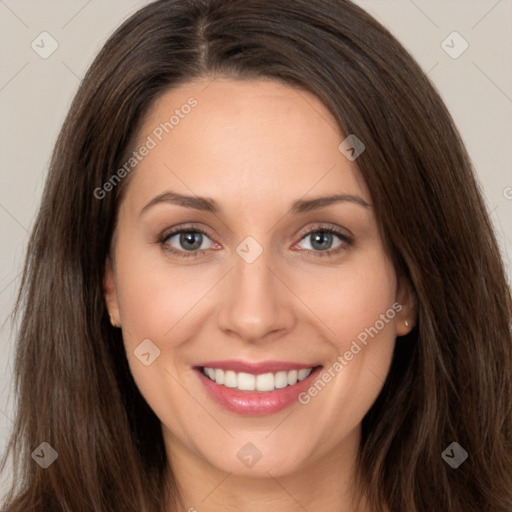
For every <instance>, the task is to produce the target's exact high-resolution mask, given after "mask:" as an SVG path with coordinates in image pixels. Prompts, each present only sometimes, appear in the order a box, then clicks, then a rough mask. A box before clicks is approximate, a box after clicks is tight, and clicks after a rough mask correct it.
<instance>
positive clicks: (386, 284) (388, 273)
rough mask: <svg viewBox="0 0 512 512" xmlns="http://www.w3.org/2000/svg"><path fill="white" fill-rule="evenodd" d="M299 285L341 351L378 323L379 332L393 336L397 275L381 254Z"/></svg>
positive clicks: (354, 262)
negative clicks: (382, 316) (382, 318)
mask: <svg viewBox="0 0 512 512" xmlns="http://www.w3.org/2000/svg"><path fill="white" fill-rule="evenodd" d="M296 283H297V294H298V295H299V296H301V297H304V299H305V302H306V303H307V305H308V306H309V307H310V308H311V310H312V311H313V313H315V315H316V317H318V318H319V319H320V320H322V321H323V323H324V324H325V326H326V328H327V329H328V333H329V334H328V337H329V339H330V340H331V341H332V343H333V344H335V345H336V346H337V347H338V348H339V350H340V351H341V350H343V351H345V350H348V348H349V346H350V341H351V340H353V339H356V338H357V336H358V335H360V334H361V333H365V332H366V329H369V328H371V327H372V326H374V325H375V324H376V323H377V327H378V330H379V331H383V334H384V333H385V334H386V335H388V336H393V337H394V317H395V316H396V311H395V309H396V307H395V309H393V304H394V303H395V298H396V276H395V272H394V268H393V266H392V264H391V262H390V261H389V259H388V258H386V257H385V255H384V254H383V253H382V252H381V251H378V250H375V251H373V252H368V253H367V254H366V255H365V257H364V258H363V257H358V258H357V259H354V260H353V262H350V263H348V264H346V265H345V264H341V265H340V266H339V268H338V269H336V270H335V271H333V270H332V269H330V270H329V272H328V273H327V272H322V273H321V274H320V273H319V274H318V275H316V276H314V279H312V278H311V277H307V276H305V279H303V280H297V281H296ZM300 283H302V284H300ZM381 315H384V325H382V320H381ZM361 338H364V334H363V335H362V336H361ZM347 343H348V345H347Z"/></svg>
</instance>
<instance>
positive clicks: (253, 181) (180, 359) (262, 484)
mask: <svg viewBox="0 0 512 512" xmlns="http://www.w3.org/2000/svg"><path fill="white" fill-rule="evenodd" d="M190 97H194V98H195V99H196V100H197V102H198V104H197V106H196V107H195V108H194V109H192V111H191V112H190V114H188V115H187V116H184V118H183V119H180V122H179V124H178V125H176V126H175V127H174V129H173V130H172V131H171V132H170V133H169V134H165V135H164V137H163V138H162V140H161V141H160V142H158V144H157V146H156V147H155V148H154V149H152V150H151V151H150V152H149V154H148V155H147V156H145V157H144V158H143V159H142V161H141V162H140V163H139V164H138V165H137V168H136V170H135V171H133V174H132V175H131V176H130V178H129V179H130V181H129V183H128V184H127V188H126V190H125V192H126V194H125V196H124V198H123V200H122V202H121V205H120V210H119V218H118V224H117V226H116V230H115V237H114V243H113V247H112V253H111V257H109V258H108V259H107V261H106V265H105V300H106V304H107V307H108V310H109V313H110V314H111V315H112V320H113V321H114V322H115V323H116V324H117V325H122V330H123V338H124V343H125V348H126V354H127V358H128V361H129V364H130V368H131V371H132V373H133V376H134V379H135V381H136V383H137V385H138V387H139V389H140V391H141V393H142V394H143V396H144V397H145V399H146V400H147V402H148V404H149V405H150V406H151V408H152V409H153V410H154V412H155V414H156V415H157V416H158V418H159V419H160V421H161V423H162V429H163V435H164V440H165V445H166V451H167V455H168V457H169V458H170V460H171V461H172V469H173V472H174V474H175V478H176V480H177V482H178V484H179V488H180V492H181V494H182V496H183V506H184V507H185V508H184V510H198V511H209V512H216V511H221V510H222V511H224V512H225V511H235V510H237V511H238V510H244V511H249V512H257V511H268V510H280V511H284V512H287V511H296V510H298V509H301V510H302V508H301V506H302V507H304V508H305V509H307V510H339V511H347V512H348V511H351V512H352V511H353V510H355V508H354V505H353V503H352V502H353V499H354V496H355V491H356V489H357V481H356V467H357V466H356V456H357V452H358V446H359V441H360V426H361V420H362V419H363V417H364V415H365V414H366V412H367V411H368V410H369V409H370V407H371V405H372V404H373V403H374V401H375V399H376V398H377V396H378V394H379V392H380V390H381V388H382V386H383V383H384V380H385V378H386V375H387V373H388V370H389V366H390V362H391V357H392V351H393V347H394V343H395V339H396V336H401V335H404V334H406V333H407V332H409V330H410V329H411V328H412V325H413V320H414V315H415V310H414V301H413V298H412V294H411V292H410V289H409V287H408V286H407V285H406V284H405V283H404V282H402V281H401V280H400V281H399V280H397V277H396V274H395V272H394V269H393V266H392V264H391V261H390V259H389V256H388V254H387V253H386V251H385V248H384V245H383V242H382V239H381V237H380V235H379V231H378V228H377V222H376V218H375V214H374V211H373V208H372V207H371V202H372V201H371V197H370V194H369V192H368V190H367V188H366V185H365V183H364V181H363V179H362V177H361V175H360V171H359V170H358V167H357V160H356V161H354V162H351V161H349V160H348V159H347V158H345V156H344V155H343V154H342V153H341V152H340V151H339V150H338V145H339V144H340V142H341V141H342V140H343V139H344V138H345V136H344V135H343V134H342V133H341V132H340V131H339V129H338V128H337V126H336V123H335V120H334V118H333V117H332V115H331V114H330V112H329V111H328V110H327V108H326V107H325V106H324V105H323V104H322V103H321V102H320V100H319V99H317V98H316V97H315V96H313V95H311V94H309V93H307V92H305V91H302V90H298V89H293V88H291V87H289V86H286V85H284V84H280V83H278V82H274V81H271V80H257V81H242V80H235V79H230V78H220V77H218V78H216V79H215V80H214V81H213V82H212V81H211V79H209V80H206V79H205V80H199V81H196V82H193V83H188V84H186V85H183V86H181V87H179V88H176V89H173V90H170V91H168V92H166V93H165V94H164V95H162V96H161V97H160V98H159V99H158V100H157V101H156V103H155V104H154V105H153V107H152V108H151V110H150V111H149V112H148V114H147V115H146V118H145V120H144V123H143V125H142V126H141V129H140V131H139V133H140V135H139V145H140V144H142V143H143V142H144V141H145V140H146V138H147V136H148V135H151V133H152V132H153V130H154V129H155V127H157V126H158V125H159V124H160V123H161V122H163V121H165V120H168V119H169V116H170V113H171V114H172V112H173V110H174V109H176V108H180V107H181V106H182V105H184V104H185V103H186V102H187V100H188V99H189V98H190ZM153 138H154V137H153ZM169 190H172V191H174V192H178V193H181V194H187V195H192V196H195V195H196V196H201V197H208V198H211V199H214V200H215V201H216V202H218V203H219V205H220V207H221V208H222V213H217V214H213V213H210V212H203V211H198V210H194V209H190V208H185V207H183V206H178V205H174V204H171V203H159V204H156V205H154V206H152V207H150V208H148V209H147V210H146V211H145V212H144V213H143V214H142V215H141V210H142V208H143V207H144V206H145V205H146V204H147V203H149V202H150V201H151V199H153V198H154V197H155V196H157V195H159V194H162V193H163V192H165V191H169ZM333 193H345V194H353V195H355V196H359V197H360V198H362V199H363V200H364V201H366V202H367V203H368V204H370V207H364V206H361V205H360V204H356V203H352V202H342V203H335V204H331V205H330V206H327V207H324V208H321V209H316V210H312V211H309V212H303V213H297V214H295V213H290V208H291V205H292V203H293V202H294V201H296V200H298V199H311V198H313V197H320V196H328V195H332V194H333ZM190 223H194V226H195V227H200V228H201V229H203V230H205V231H206V232H207V236H206V237H203V239H202V244H201V249H205V252H204V253H203V254H199V256H198V257H196V258H182V257H179V256H177V255H173V254H170V253H169V252H168V251H166V250H165V249H164V247H165V246H172V247H174V248H175V249H177V250H181V251H182V252H184V253H187V247H188V246H187V245H185V246H184V245H183V244H180V239H179V234H178V235H177V236H176V235H175V236H173V237H172V238H169V239H167V241H164V242H162V243H159V241H158V240H159V235H161V234H165V233H166V232H169V231H170V228H174V227H181V226H183V227H184V228H189V225H190ZM319 224H321V225H324V226H327V227H333V228H337V229H339V230H340V231H341V232H342V233H343V234H346V235H349V236H351V237H352V238H353V243H352V244H351V245H347V244H344V243H343V241H342V240H341V239H339V238H338V237H337V236H333V238H332V242H331V245H329V244H328V243H327V247H326V249H324V250H323V252H326V250H329V249H332V250H333V251H334V250H336V249H337V248H338V247H340V244H341V247H342V250H341V252H339V253H338V254H333V255H332V256H331V257H327V256H324V257H322V256H319V253H320V252H322V250H321V249H316V250H315V248H314V246H313V244H314V235H315V233H317V231H318V226H319ZM315 229H316V230H317V231H314V230H315ZM307 232H313V234H310V235H309V236H306V237H305V238H304V239H302V240H301V238H302V236H303V235H304V234H306V233H307ZM247 236H252V237H253V238H254V239H255V240H257V242H258V243H259V244H260V246H261V247H262V249H263V252H262V254H261V255H260V256H259V257H258V258H257V259H256V260H255V261H254V262H253V263H251V264H248V263H247V262H246V261H245V260H244V259H242V258H241V257H240V256H239V255H238V253H237V252H236V248H237V246H238V245H239V244H240V243H241V242H242V241H243V240H244V239H245V238H246V237H247ZM188 252H189V253H190V250H189V251H188ZM196 253H197V251H196ZM396 302H398V303H400V304H401V305H402V309H401V311H400V312H399V313H397V315H396V316H395V318H393V319H392V320H390V321H389V322H388V323H386V324H385V327H384V328H383V329H381V330H380V331H379V332H378V335H376V336H375V337H374V338H373V339H371V340H370V341H369V343H368V344H367V346H365V347H364V348H363V349H362V350H361V351H360V352H359V353H358V354H357V355H356V356H354V358H353V359H352V360H351V361H350V362H349V363H348V364H347V365H346V366H345V367H344V369H343V371H341V372H339V373H338V374H337V375H336V377H335V378H333V379H332V380H331V382H329V383H328V385H327V386H326V387H325V388H324V389H323V390H322V391H321V392H319V393H318V394H317V396H315V397H314V398H312V399H311V401H310V402H309V403H308V404H307V405H301V404H300V403H294V404H293V405H292V406H291V407H288V408H286V409H285V410H283V411H281V412H278V413H275V414H270V415H267V416H262V417H250V416H249V417H247V416H240V415H237V414H235V413H232V412H229V411H226V410H224V409H223V408H221V407H220V406H219V405H217V404H216V403H215V402H214V401H212V399H211V398H210V397H209V396H208V395H207V393H206V392H205V390H204V389H203V387H202V385H201V383H200V381H199V379H198V377H197V375H196V373H195V372H194V371H193V370H192V367H193V366H194V365H195V364H197V363H199V362H201V361H207V360H223V359H242V360H247V361H262V360H281V361H293V362H304V363H306V364H305V366H306V367H307V366H313V365H314V364H322V365H324V368H328V367H330V366H331V365H332V364H333V362H334V361H335V360H336V358H337V356H338V355H343V354H344V353H345V352H346V351H347V350H349V348H350V346H351V343H352V341H353V340H355V339H356V338H357V335H358V334H360V333H361V332H362V331H364V329H365V328H368V327H370V326H374V325H375V323H376V321H377V320H378V319H379V317H380V315H381V314H383V313H385V312H386V311H387V310H389V309H390V308H392V305H393V304H394V303H396ZM406 320H408V322H409V326H408V327H407V326H406V325H405V321H406ZM144 339H150V340H151V341H152V342H153V343H154V344H155V345H156V346H157V347H158V348H159V349H160V356H159V357H158V358H157V359H156V360H155V361H154V362H153V363H152V364H151V365H149V366H145V365H143V364H142V363H141V362H140V361H139V359H138V358H137V357H135V355H134V350H135V349H136V347H137V346H138V345H139V344H140V343H141V341H142V340H144ZM248 442H251V443H252V444H254V445H255V446H256V447H257V448H258V450H259V451H260V452H261V453H262V457H261V459H260V460H259V461H258V462H257V463H256V464H255V465H254V466H252V467H250V468H249V467H246V466H245V465H244V464H243V463H241V461H240V460H239V459H238V457H237V452H238V451H239V450H240V449H241V448H242V447H243V446H244V445H245V444H246V443H248ZM171 509H172V505H171V504H169V510H171ZM359 510H370V509H369V508H368V505H367V504H366V502H365V501H364V500H363V502H362V506H361V508H360V509H359Z"/></svg>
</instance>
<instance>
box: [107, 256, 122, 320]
mask: <svg viewBox="0 0 512 512" xmlns="http://www.w3.org/2000/svg"><path fill="white" fill-rule="evenodd" d="M103 296H104V298H105V304H106V306H107V310H108V312H109V313H110V315H111V322H113V324H115V325H116V326H120V325H121V319H120V315H119V303H118V300H117V291H116V285H115V270H114V264H113V262H112V259H111V257H110V255H108V256H107V259H106V261H105V272H104V276H103Z"/></svg>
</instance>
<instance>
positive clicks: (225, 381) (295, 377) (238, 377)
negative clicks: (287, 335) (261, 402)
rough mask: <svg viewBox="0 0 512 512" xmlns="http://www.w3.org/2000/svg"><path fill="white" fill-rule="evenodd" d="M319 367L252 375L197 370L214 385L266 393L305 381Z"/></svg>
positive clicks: (217, 369)
mask: <svg viewBox="0 0 512 512" xmlns="http://www.w3.org/2000/svg"><path fill="white" fill-rule="evenodd" d="M317 368H320V366H312V367H310V368H302V369H299V370H288V371H287V370H280V371H277V372H274V373H272V372H265V373H259V374H252V373H247V372H235V371H233V370H224V369H221V368H211V367H206V366H203V367H199V368H198V369H199V370H200V371H201V372H202V373H203V375H205V376H206V377H207V378H208V379H210V380H211V381H213V382H215V383H216V384H218V385H220V386H223V387H227V388H231V389H234V390H238V391H252V392H260V393H267V392H270V391H275V390H278V389H283V388H286V387H291V386H294V385H295V384H297V383H298V382H301V381H303V380H304V379H307V378H308V377H309V375H311V373H312V372H313V371H314V370H315V369H317Z"/></svg>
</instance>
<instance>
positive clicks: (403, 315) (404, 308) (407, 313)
mask: <svg viewBox="0 0 512 512" xmlns="http://www.w3.org/2000/svg"><path fill="white" fill-rule="evenodd" d="M396 302H398V304H400V306H401V309H400V310H399V311H398V313H397V315H396V335H397V336H404V335H405V334H409V333H410V332H411V331H412V329H413V328H414V326H415V325H416V322H417V315H418V300H417V297H416V293H415V292H414V290H413V288H412V285H411V284H410V283H409V281H408V280H407V279H406V278H405V277H403V276H402V277H400V278H399V280H398V287H397V292H396ZM406 322H407V324H408V325H406Z"/></svg>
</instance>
